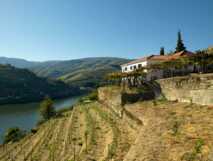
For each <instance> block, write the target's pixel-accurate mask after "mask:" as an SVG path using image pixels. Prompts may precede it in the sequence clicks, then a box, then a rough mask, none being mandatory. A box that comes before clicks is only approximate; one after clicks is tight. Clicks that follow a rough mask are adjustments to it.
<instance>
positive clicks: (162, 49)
mask: <svg viewBox="0 0 213 161" xmlns="http://www.w3.org/2000/svg"><path fill="white" fill-rule="evenodd" d="M160 55H165V52H164V47H161V48H160Z"/></svg>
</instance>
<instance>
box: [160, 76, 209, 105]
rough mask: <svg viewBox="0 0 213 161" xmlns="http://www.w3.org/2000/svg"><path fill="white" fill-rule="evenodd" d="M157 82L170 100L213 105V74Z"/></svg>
mask: <svg viewBox="0 0 213 161" xmlns="http://www.w3.org/2000/svg"><path fill="white" fill-rule="evenodd" d="M157 82H158V83H159V85H160V88H161V92H162V94H163V95H164V96H165V97H166V98H167V99H168V100H171V101H174V100H177V101H180V102H189V103H196V104H201V105H213V74H195V75H193V74H192V75H190V76H184V77H174V78H168V79H161V80H157Z"/></svg>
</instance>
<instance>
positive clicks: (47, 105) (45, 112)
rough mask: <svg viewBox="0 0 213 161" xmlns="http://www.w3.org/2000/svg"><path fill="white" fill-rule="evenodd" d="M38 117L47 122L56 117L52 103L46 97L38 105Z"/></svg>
mask: <svg viewBox="0 0 213 161" xmlns="http://www.w3.org/2000/svg"><path fill="white" fill-rule="evenodd" d="M40 115H41V117H42V119H43V120H49V119H50V118H51V117H53V116H55V115H56V111H55V109H54V106H53V101H52V100H51V99H50V98H49V97H47V98H45V99H44V100H43V101H42V102H41V104H40Z"/></svg>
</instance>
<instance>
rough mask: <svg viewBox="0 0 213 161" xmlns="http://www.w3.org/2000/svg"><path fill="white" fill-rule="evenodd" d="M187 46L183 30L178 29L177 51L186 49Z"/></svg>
mask: <svg viewBox="0 0 213 161" xmlns="http://www.w3.org/2000/svg"><path fill="white" fill-rule="evenodd" d="M185 50H186V47H185V46H184V43H183V40H182V37H181V32H180V31H178V40H177V47H176V51H175V52H176V53H177V52H180V51H185Z"/></svg>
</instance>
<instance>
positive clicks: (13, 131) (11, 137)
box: [3, 127, 26, 143]
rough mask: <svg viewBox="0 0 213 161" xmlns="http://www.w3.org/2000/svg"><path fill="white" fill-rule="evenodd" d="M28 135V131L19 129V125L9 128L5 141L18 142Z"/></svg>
mask: <svg viewBox="0 0 213 161" xmlns="http://www.w3.org/2000/svg"><path fill="white" fill-rule="evenodd" d="M25 135H26V131H23V130H21V129H19V128H18V127H14V128H9V129H8V130H7V131H6V133H5V136H4V141H3V142H4V143H9V142H16V141H19V140H20V139H22V138H23V137H24V136H25Z"/></svg>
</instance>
